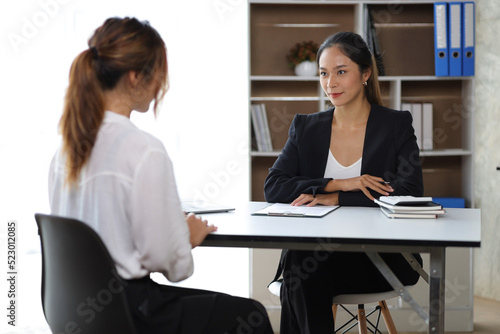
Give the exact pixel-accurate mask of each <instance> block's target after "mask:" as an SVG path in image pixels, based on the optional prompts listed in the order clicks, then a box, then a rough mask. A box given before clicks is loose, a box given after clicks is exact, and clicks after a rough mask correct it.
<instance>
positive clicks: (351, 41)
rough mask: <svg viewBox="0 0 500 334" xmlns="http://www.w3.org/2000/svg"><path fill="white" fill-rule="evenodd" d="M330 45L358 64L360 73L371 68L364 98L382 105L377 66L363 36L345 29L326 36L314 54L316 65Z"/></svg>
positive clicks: (371, 102)
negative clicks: (315, 54)
mask: <svg viewBox="0 0 500 334" xmlns="http://www.w3.org/2000/svg"><path fill="white" fill-rule="evenodd" d="M332 46H337V47H338V48H339V49H340V51H341V52H342V53H343V54H344V55H345V56H346V57H348V58H349V59H351V60H352V61H353V62H355V63H356V64H358V67H359V71H360V72H361V73H365V72H366V71H368V70H371V72H372V74H371V76H370V78H369V79H368V82H367V85H366V86H365V94H366V98H367V99H368V102H369V103H370V104H378V105H382V97H381V94H380V85H379V82H378V71H377V66H376V65H375V64H376V63H375V59H374V57H373V55H372V54H371V52H370V49H369V48H368V45H366V42H365V41H364V40H363V38H362V37H361V36H359V35H358V34H356V33H353V32H345V31H342V32H338V33H336V34H334V35H332V36H330V37H328V38H327V39H326V40H325V41H324V42H323V44H321V45H320V47H319V49H318V53H317V56H316V62H317V63H318V66H319V60H320V58H321V54H322V53H323V51H324V50H325V49H328V48H331V47H332Z"/></svg>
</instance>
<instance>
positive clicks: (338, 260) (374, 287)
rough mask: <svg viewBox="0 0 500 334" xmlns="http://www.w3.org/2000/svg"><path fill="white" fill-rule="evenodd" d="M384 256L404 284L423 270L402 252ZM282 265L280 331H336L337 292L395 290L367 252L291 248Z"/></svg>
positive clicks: (304, 333)
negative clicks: (408, 259) (410, 263)
mask: <svg viewBox="0 0 500 334" xmlns="http://www.w3.org/2000/svg"><path fill="white" fill-rule="evenodd" d="M414 255H415V257H416V258H417V260H418V261H419V262H420V264H422V258H421V257H420V255H419V254H414ZM381 256H382V258H383V259H384V261H385V262H386V263H387V264H388V265H389V267H390V268H391V269H392V271H393V272H394V273H395V274H396V276H397V277H398V278H399V280H400V281H401V282H402V283H403V284H404V285H413V284H416V283H417V281H418V278H419V274H418V273H417V272H415V271H414V270H413V269H412V268H411V266H410V265H409V264H408V262H407V261H406V259H405V258H404V257H403V256H402V255H401V254H396V253H386V254H381ZM281 265H282V267H283V284H282V286H281V297H280V298H281V306H282V308H281V328H280V334H296V333H297V334H298V333H300V334H328V333H334V323H333V317H332V299H333V297H334V296H337V295H340V294H349V293H373V292H384V291H390V290H392V287H391V286H390V284H389V283H388V282H387V281H386V280H385V278H384V277H383V276H382V274H380V272H379V271H378V269H377V268H376V267H375V265H374V264H373V263H372V261H371V260H370V259H369V258H368V257H367V256H366V254H365V253H356V252H326V251H296V250H289V251H285V252H284V255H283V256H282V259H281Z"/></svg>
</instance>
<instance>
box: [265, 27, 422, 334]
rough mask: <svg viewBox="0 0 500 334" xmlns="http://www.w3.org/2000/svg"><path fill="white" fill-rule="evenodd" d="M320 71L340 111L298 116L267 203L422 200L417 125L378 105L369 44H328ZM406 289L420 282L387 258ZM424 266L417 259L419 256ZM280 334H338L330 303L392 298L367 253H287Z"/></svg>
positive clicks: (336, 38) (346, 38)
mask: <svg viewBox="0 0 500 334" xmlns="http://www.w3.org/2000/svg"><path fill="white" fill-rule="evenodd" d="M317 62H318V67H319V72H320V82H321V86H322V88H323V90H324V92H325V93H326V94H327V96H328V97H329V99H330V101H331V102H332V104H333V105H334V106H335V107H333V108H331V109H328V110H326V111H322V112H318V113H314V114H309V115H296V116H295V118H294V120H293V122H292V125H291V127H290V130H289V138H288V141H287V143H286V145H285V147H284V149H283V151H282V153H281V154H280V156H279V157H278V159H277V160H276V162H275V163H274V165H273V167H272V168H271V169H270V171H269V175H268V177H267V179H266V182H265V186H264V189H265V196H266V200H267V201H268V202H282V203H285V202H286V203H292V205H309V206H311V205H316V204H323V205H341V206H377V205H376V204H375V203H374V201H373V199H374V198H378V197H379V196H381V195H385V196H387V195H413V196H422V195H423V180H422V169H421V164H420V160H419V148H418V146H417V143H416V137H415V134H414V129H413V127H412V117H411V114H410V113H409V112H408V111H396V110H392V109H389V108H385V107H382V106H381V104H382V103H381V97H380V88H379V83H378V76H377V68H376V66H375V65H374V64H375V63H374V62H373V57H372V55H371V53H370V51H369V49H368V47H367V45H366V43H365V42H364V41H363V39H362V38H361V37H360V36H359V35H357V34H354V33H349V32H341V33H337V34H335V35H333V36H330V37H329V38H328V39H327V40H326V41H325V42H324V43H323V44H322V45H321V46H320V48H319V51H318V55H317ZM382 257H383V258H384V260H385V261H386V263H387V264H388V265H389V266H390V267H391V269H392V270H393V272H394V273H395V274H396V275H397V276H398V278H399V279H400V281H401V282H402V283H403V284H405V285H412V284H415V283H416V282H417V281H418V277H419V275H418V273H416V272H415V271H414V270H413V269H412V268H411V267H410V265H409V264H408V263H407V262H406V260H405V259H404V258H403V256H402V255H401V254H382ZM416 257H417V260H418V261H419V262H420V263H421V261H422V260H421V257H420V256H419V255H418V254H416ZM281 268H282V270H283V272H282V273H283V285H282V288H281V304H282V315H281V329H280V333H287V334H288V333H333V328H334V326H333V317H332V313H331V306H332V298H333V297H334V296H336V295H339V294H344V293H369V292H382V291H388V290H391V289H392V288H391V286H390V285H389V284H388V282H387V281H386V280H385V279H384V278H383V277H382V275H381V274H380V273H379V271H378V270H377V269H376V268H375V266H374V265H373V264H372V263H371V261H370V260H369V259H368V258H367V256H366V255H365V254H364V253H347V252H346V253H344V252H331V253H325V254H322V255H321V256H320V255H318V252H309V251H295V250H294V251H292V250H284V251H283V253H282V257H281V261H280V270H279V271H281Z"/></svg>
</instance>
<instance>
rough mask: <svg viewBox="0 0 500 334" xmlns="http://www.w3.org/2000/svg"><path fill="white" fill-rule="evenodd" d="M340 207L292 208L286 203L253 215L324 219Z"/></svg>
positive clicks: (277, 204) (272, 206)
mask: <svg viewBox="0 0 500 334" xmlns="http://www.w3.org/2000/svg"><path fill="white" fill-rule="evenodd" d="M338 207H339V206H338V205H315V206H305V205H302V206H292V205H290V204H285V203H275V204H272V205H270V206H268V207H266V208H264V209H262V210H259V211H256V212H254V213H253V214H254V215H268V216H290V217H323V216H325V215H327V214H328V213H330V212H332V211H334V210H335V209H337V208H338Z"/></svg>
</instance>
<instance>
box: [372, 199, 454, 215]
mask: <svg viewBox="0 0 500 334" xmlns="http://www.w3.org/2000/svg"><path fill="white" fill-rule="evenodd" d="M375 203H377V204H378V205H380V209H381V210H382V212H383V213H384V214H385V215H386V216H387V217H389V218H437V217H438V216H439V215H442V214H444V213H445V210H444V209H443V206H442V205H440V204H437V203H434V202H433V201H432V197H413V196H380V198H379V199H375Z"/></svg>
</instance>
